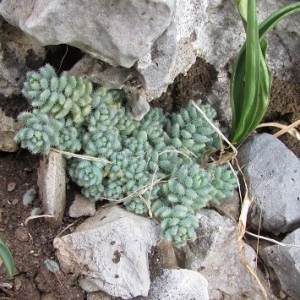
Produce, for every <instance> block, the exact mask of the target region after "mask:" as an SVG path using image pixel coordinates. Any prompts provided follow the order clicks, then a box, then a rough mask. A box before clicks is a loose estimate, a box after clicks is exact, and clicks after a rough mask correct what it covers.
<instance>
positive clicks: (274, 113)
mask: <svg viewBox="0 0 300 300" xmlns="http://www.w3.org/2000/svg"><path fill="white" fill-rule="evenodd" d="M214 80H215V71H214V70H213V68H212V67H211V66H210V65H207V64H205V63H203V61H202V60H198V61H197V63H196V64H195V65H194V66H193V67H192V68H191V70H190V71H189V73H188V74H187V76H181V75H180V76H179V77H178V78H177V79H176V81H175V83H174V84H173V85H172V86H170V87H169V89H168V92H167V93H166V94H164V95H163V96H162V97H161V98H160V99H158V100H156V101H154V102H153V104H154V105H155V106H161V107H163V108H164V109H165V110H166V111H168V112H170V111H174V110H176V109H178V108H180V107H182V106H184V105H185V103H186V102H187V101H188V99H189V98H193V97H192V95H191V93H190V91H191V90H193V91H197V93H198V95H201V97H202V98H204V99H205V96H206V95H207V93H209V91H210V89H211V87H212V84H213V82H214ZM276 83H279V84H278V85H277V84H276ZM280 83H281V82H280V81H279V80H275V85H274V87H273V94H272V95H273V99H272V100H271V103H272V104H271V107H270V110H269V112H268V114H267V117H266V120H268V121H271V120H273V121H277V122H280V121H281V122H284V123H289V122H291V121H293V120H294V116H296V115H299V111H298V112H297V111H296V110H295V109H296V108H298V109H299V106H296V105H294V106H293V105H292V103H294V102H295V101H297V98H296V95H298V94H297V92H298V90H297V89H299V85H297V84H290V85H289V86H290V87H293V88H291V89H290V90H289V91H288V92H287V93H285V92H284V91H283V90H282V89H283V88H285V87H286V84H285V85H282V84H280ZM280 87H281V88H280ZM280 95H281V96H282V97H281V98H280ZM283 96H284V97H283ZM287 96H288V100H289V101H288V100H287ZM276 103H277V105H276ZM285 103H289V105H286V106H287V107H290V111H288V108H287V107H286V106H285V107H284V108H283V107H282V106H283V105H284V104H285ZM0 106H1V108H2V110H3V111H5V113H6V115H8V116H11V117H13V118H16V117H17V115H18V114H19V113H20V112H21V111H24V110H27V109H28V108H29V107H28V103H27V102H26V100H25V99H22V97H20V98H12V99H5V98H2V99H1V101H0ZM279 107H281V108H279ZM281 111H284V115H281V113H280V112H281ZM287 117H289V118H287ZM282 140H283V141H284V142H285V143H286V144H287V146H288V147H290V148H291V149H292V150H294V152H295V154H297V155H298V157H299V144H297V143H296V142H294V140H293V139H290V138H288V137H287V135H285V136H283V137H282ZM291 141H292V143H291ZM40 159H41V157H40V156H38V155H31V154H30V153H28V151H27V150H24V149H20V150H19V151H18V152H15V153H4V152H1V153H0V166H1V168H0V172H1V174H0V178H1V181H0V182H1V186H0V199H1V201H2V202H1V203H2V206H1V214H0V216H1V218H0V224H1V226H0V230H1V237H2V238H3V239H4V240H5V241H6V242H7V245H8V246H9V247H10V249H11V251H12V253H13V256H14V258H15V262H16V267H17V274H16V276H15V278H14V279H13V280H11V279H9V278H8V276H7V274H6V273H5V270H4V269H3V268H1V269H0V272H1V273H0V274H1V276H0V278H2V280H1V282H3V283H9V284H11V285H12V286H13V288H12V290H8V289H5V288H2V297H5V296H7V297H15V298H16V299H28V297H29V295H30V298H31V299H85V297H86V296H85V293H84V292H83V291H82V289H81V288H80V287H79V286H78V282H77V280H78V278H77V276H75V275H72V274H65V273H63V272H59V273H58V274H57V277H58V278H57V277H56V276H55V274H54V273H51V272H50V271H49V270H48V269H47V268H46V267H45V264H44V261H45V260H46V259H54V260H55V252H54V248H53V239H54V238H55V237H56V236H57V235H58V234H59V233H60V232H61V231H62V230H64V229H65V228H67V227H68V226H70V227H68V229H67V231H65V233H71V232H72V231H73V230H74V228H75V225H76V226H77V225H78V224H80V223H81V222H83V221H84V219H85V218H80V219H72V218H70V217H69V216H68V213H67V212H68V207H69V206H70V205H71V203H72V201H73V199H74V194H75V192H77V191H78V188H77V187H76V186H74V185H73V184H72V183H69V185H68V186H69V188H68V190H67V201H68V202H67V203H68V204H67V209H66V212H65V215H64V218H63V224H62V226H61V227H60V228H57V229H55V230H54V229H51V228H49V227H48V225H47V223H45V220H43V219H37V220H31V221H29V223H28V225H27V226H25V225H24V221H25V219H26V218H27V217H28V216H29V215H30V212H31V210H32V208H33V207H35V206H39V205H40V202H39V199H38V198H37V199H35V201H34V202H33V204H32V205H30V206H29V207H25V206H24V205H23V203H22V198H23V195H24V194H25V192H26V191H27V190H28V189H30V188H34V189H36V190H37V189H38V188H37V168H38V166H39V161H40ZM160 251H161V250H160V249H159V248H157V249H153V252H152V253H153V257H152V259H151V260H150V262H151V265H150V270H151V271H152V276H153V277H155V276H157V275H160V274H161V272H162V269H163V267H164V265H163V261H162V258H161V255H160V254H159V253H160ZM277 292H279V291H278V290H277ZM0 295H1V294H0ZM70 295H72V296H71V297H70ZM47 297H49V298H47Z"/></svg>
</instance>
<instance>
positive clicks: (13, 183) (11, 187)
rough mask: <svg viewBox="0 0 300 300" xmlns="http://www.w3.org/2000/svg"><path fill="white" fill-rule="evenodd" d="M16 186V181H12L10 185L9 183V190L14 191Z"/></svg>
mask: <svg viewBox="0 0 300 300" xmlns="http://www.w3.org/2000/svg"><path fill="white" fill-rule="evenodd" d="M15 187H16V183H15V182H10V183H9V184H8V185H7V191H8V192H12V191H13V190H14V189H15Z"/></svg>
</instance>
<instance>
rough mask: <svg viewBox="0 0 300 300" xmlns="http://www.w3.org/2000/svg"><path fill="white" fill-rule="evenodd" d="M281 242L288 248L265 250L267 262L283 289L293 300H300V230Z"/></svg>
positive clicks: (275, 246)
mask: <svg viewBox="0 0 300 300" xmlns="http://www.w3.org/2000/svg"><path fill="white" fill-rule="evenodd" d="M281 242H282V243H283V244H286V245H287V246H286V247H283V246H281V245H273V246H268V247H265V248H264V249H263V252H264V258H265V262H266V263H267V264H268V265H269V266H270V267H271V268H272V270H273V271H274V272H275V274H276V276H277V278H278V280H279V282H280V285H281V288H282V289H283V290H284V291H285V292H286V293H288V294H289V295H290V296H291V297H292V298H293V299H299V298H300V286H299V278H300V261H299V257H300V248H299V247H300V228H298V229H296V230H295V231H293V232H292V233H290V234H289V235H287V237H286V238H284V239H283V240H282V241H281ZM293 246H295V247H293Z"/></svg>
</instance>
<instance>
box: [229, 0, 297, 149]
mask: <svg viewBox="0 0 300 300" xmlns="http://www.w3.org/2000/svg"><path fill="white" fill-rule="evenodd" d="M247 2H248V1H247V0H244V1H243V0H237V5H238V6H239V12H240V14H241V17H242V20H243V24H244V26H245V25H246V26H247V23H246V20H245V5H246V4H248V5H249V3H247ZM249 2H252V1H249ZM252 8H253V7H252ZM240 9H241V10H242V11H241V10H240ZM247 9H248V8H247ZM299 11H300V2H297V3H294V4H291V5H289V6H286V7H284V8H282V9H280V10H278V11H277V12H275V13H273V14H272V15H271V16H269V17H268V18H267V19H266V20H265V21H264V22H262V23H261V24H260V25H259V28H258V32H259V40H260V48H261V49H259V76H258V77H257V78H256V79H257V81H258V82H257V83H256V85H254V84H253V83H252V86H256V88H257V90H256V91H255V92H254V91H253V93H255V95H256V98H252V100H251V97H250V96H249V95H248V94H247V92H246V88H245V86H246V81H247V80H248V79H249V78H250V77H246V70H247V67H248V66H249V64H248V65H246V61H247V58H246V45H247V40H246V43H245V44H244V45H243V47H242V48H241V50H240V53H239V56H238V58H237V59H236V61H235V64H234V68H233V72H232V77H231V82H230V104H231V108H232V142H235V143H240V142H242V141H243V139H244V138H245V137H246V136H247V134H248V133H249V132H250V131H252V130H253V129H254V128H255V127H256V126H257V125H258V124H259V123H260V122H261V120H262V118H263V116H264V114H265V112H266V110H267V108H268V104H269V97H270V89H271V83H272V75H271V72H270V70H269V67H268V65H267V62H266V59H265V57H266V51H267V42H266V41H265V40H264V37H265V36H266V34H267V33H268V32H269V31H270V30H271V29H272V28H273V27H274V26H276V25H277V24H278V22H279V21H280V20H282V19H283V18H285V17H287V16H289V15H291V14H293V13H295V12H299ZM247 13H248V12H247ZM247 18H248V15H247ZM247 39H248V33H247ZM248 42H249V40H248ZM250 49H251V48H250ZM250 51H251V50H250ZM255 51H257V50H255ZM255 55H257V52H256V53H255ZM248 59H249V58H248ZM247 73H248V71H247ZM252 79H253V77H252ZM257 84H258V85H257ZM248 86H250V85H248ZM251 101H253V103H250V102H251ZM251 114H253V115H252V116H251Z"/></svg>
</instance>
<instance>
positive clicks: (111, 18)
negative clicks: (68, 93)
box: [0, 0, 175, 68]
mask: <svg viewBox="0 0 300 300" xmlns="http://www.w3.org/2000/svg"><path fill="white" fill-rule="evenodd" d="M174 2H175V1H174V0H164V1H153V0H151V1H146V0H142V1H140V0H124V1H109V2H99V1H96V0H92V1H80V0H76V1H62V0H52V1H48V0H35V1H32V0H24V1H22V3H20V2H19V1H11V0H9V1H6V0H3V1H2V2H1V3H0V14H2V15H3V17H4V18H5V19H6V20H7V21H8V22H9V23H11V24H12V25H15V26H19V27H20V28H21V29H22V30H23V31H24V32H25V33H26V34H27V35H29V36H31V37H34V38H35V39H36V40H38V41H39V42H40V43H41V44H42V45H58V44H69V45H72V46H75V47H77V48H80V49H81V50H83V51H85V52H88V53H90V54H91V55H93V56H95V57H97V58H100V59H102V60H104V61H107V62H109V63H111V64H117V65H121V66H123V67H127V68H129V67H131V66H132V65H133V64H134V63H135V61H136V60H137V59H139V58H140V57H142V56H143V55H145V54H146V53H147V52H148V51H149V49H150V47H151V45H152V42H153V41H154V40H156V39H157V38H158V37H159V36H160V35H161V34H162V33H163V32H164V31H165V29H166V28H167V27H168V26H169V24H170V22H171V16H172V13H173V9H174Z"/></svg>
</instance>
